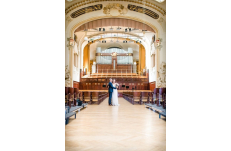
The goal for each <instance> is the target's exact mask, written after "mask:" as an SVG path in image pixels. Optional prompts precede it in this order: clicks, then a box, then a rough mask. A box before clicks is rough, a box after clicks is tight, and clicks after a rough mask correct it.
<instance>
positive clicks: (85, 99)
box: [82, 92, 91, 104]
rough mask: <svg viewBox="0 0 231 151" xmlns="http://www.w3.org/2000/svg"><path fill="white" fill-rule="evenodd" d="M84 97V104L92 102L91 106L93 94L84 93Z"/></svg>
mask: <svg viewBox="0 0 231 151" xmlns="http://www.w3.org/2000/svg"><path fill="white" fill-rule="evenodd" d="M82 97H83V102H84V103H86V102H87V103H89V102H90V104H91V92H83V95H82Z"/></svg>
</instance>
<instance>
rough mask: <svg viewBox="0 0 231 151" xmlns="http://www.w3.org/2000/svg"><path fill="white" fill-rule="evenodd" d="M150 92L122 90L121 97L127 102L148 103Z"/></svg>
mask: <svg viewBox="0 0 231 151" xmlns="http://www.w3.org/2000/svg"><path fill="white" fill-rule="evenodd" d="M149 95H150V93H149V92H124V93H123V98H124V99H125V100H127V101H128V102H130V103H132V104H133V105H134V104H135V103H137V104H140V105H141V104H143V103H150V100H151V99H150V96H149Z"/></svg>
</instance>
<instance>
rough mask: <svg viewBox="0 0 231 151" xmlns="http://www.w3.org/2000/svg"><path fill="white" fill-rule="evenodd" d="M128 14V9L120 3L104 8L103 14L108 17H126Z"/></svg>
mask: <svg viewBox="0 0 231 151" xmlns="http://www.w3.org/2000/svg"><path fill="white" fill-rule="evenodd" d="M127 12H128V9H127V8H125V7H124V6H123V5H121V4H118V3H113V4H110V3H109V4H108V5H107V6H105V7H104V8H103V13H104V14H106V15H111V16H119V15H124V14H126V13H127Z"/></svg>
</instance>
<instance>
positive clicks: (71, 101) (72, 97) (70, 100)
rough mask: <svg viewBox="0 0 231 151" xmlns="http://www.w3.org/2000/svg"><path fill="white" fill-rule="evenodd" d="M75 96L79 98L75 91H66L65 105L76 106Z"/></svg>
mask: <svg viewBox="0 0 231 151" xmlns="http://www.w3.org/2000/svg"><path fill="white" fill-rule="evenodd" d="M77 98H79V97H78V94H77V93H73V94H71V93H68V94H67V95H65V106H69V107H71V106H76V100H77Z"/></svg>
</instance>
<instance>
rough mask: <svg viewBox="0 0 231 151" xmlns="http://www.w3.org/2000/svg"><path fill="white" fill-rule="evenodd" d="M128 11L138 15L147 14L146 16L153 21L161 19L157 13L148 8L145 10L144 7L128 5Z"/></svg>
mask: <svg viewBox="0 0 231 151" xmlns="http://www.w3.org/2000/svg"><path fill="white" fill-rule="evenodd" d="M128 9H129V10H131V11H135V12H138V13H142V14H146V15H148V16H150V17H152V18H153V19H158V18H159V15H158V14H157V13H155V12H153V11H151V10H149V9H147V8H144V7H140V6H136V5H131V4H128Z"/></svg>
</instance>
